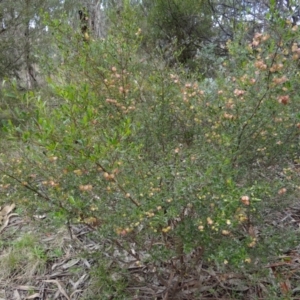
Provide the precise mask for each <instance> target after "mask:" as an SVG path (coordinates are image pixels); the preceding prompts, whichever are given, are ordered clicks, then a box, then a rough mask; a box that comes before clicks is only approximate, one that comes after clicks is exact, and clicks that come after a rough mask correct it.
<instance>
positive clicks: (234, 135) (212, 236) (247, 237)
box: [2, 7, 299, 297]
mask: <svg viewBox="0 0 300 300" xmlns="http://www.w3.org/2000/svg"><path fill="white" fill-rule="evenodd" d="M135 20H136V19H135V14H134V11H131V10H130V8H129V7H127V10H124V12H122V22H121V24H119V25H118V26H119V27H118V28H114V27H112V28H113V29H112V30H111V32H110V34H109V35H108V36H107V37H106V38H105V39H104V40H101V41H98V40H97V41H91V42H90V43H84V42H80V47H79V48H76V45H77V44H76V43H77V42H78V40H77V39H76V38H74V39H73V40H72V39H71V40H70V44H69V45H68V47H67V48H65V47H63V46H62V47H61V51H62V57H65V61H64V64H63V65H60V66H59V68H58V70H57V76H56V78H52V79H49V86H50V87H51V93H52V97H53V102H52V101H51V102H50V101H47V99H46V98H44V96H43V93H42V92H40V93H36V94H32V93H31V94H27V96H26V97H25V100H26V101H27V102H31V103H33V104H34V107H35V108H36V109H35V116H34V118H32V119H31V121H28V122H27V123H26V126H23V127H17V128H15V127H11V128H10V135H11V138H13V137H17V138H19V137H20V135H21V139H22V142H23V147H22V151H20V156H19V157H15V158H13V159H12V160H10V161H9V163H8V164H7V165H6V166H5V164H3V165H4V166H3V167H2V169H3V170H2V171H3V174H5V175H3V176H2V180H3V181H4V182H6V181H10V182H11V179H12V178H13V179H15V180H17V181H19V183H21V187H23V189H22V190H20V196H21V197H20V198H19V204H23V205H24V206H25V207H26V208H27V209H28V211H29V212H31V213H35V214H36V213H37V212H38V213H42V212H43V213H44V212H46V213H48V215H49V217H51V218H53V219H54V220H57V221H60V222H65V221H67V222H68V223H73V222H79V223H85V224H87V225H88V226H90V227H91V228H94V234H95V235H96V237H97V238H98V239H99V240H103V241H105V243H103V249H101V251H99V253H97V255H99V256H100V259H98V262H99V264H100V267H99V269H98V271H99V272H98V274H100V273H101V278H102V280H103V281H102V282H103V285H102V286H101V288H102V292H103V295H105V293H108V294H110V293H114V295H115V296H120V297H121V293H123V292H124V289H125V287H126V284H127V285H129V284H131V283H133V282H135V284H138V282H139V281H138V280H137V279H136V277H134V276H131V275H130V273H128V272H125V271H124V273H123V274H120V272H119V271H117V270H120V268H123V269H124V270H125V269H126V268H128V267H133V266H135V267H136V268H138V267H142V266H146V267H147V268H149V270H151V272H150V275H147V276H148V277H147V276H146V275H145V279H144V282H145V281H147V280H148V281H149V282H153V280H154V281H156V282H159V284H160V285H161V286H164V287H165V288H167V286H168V284H169V283H168V282H169V280H171V279H170V278H172V276H174V274H175V273H176V284H177V287H179V285H180V283H181V282H183V281H184V279H185V278H186V277H187V276H197V275H196V274H197V267H195V266H197V265H198V264H199V261H200V260H202V259H206V260H207V261H214V262H215V263H217V264H219V265H223V266H224V265H227V264H229V265H232V266H234V267H241V268H244V267H246V266H247V265H251V263H252V262H253V260H254V259H257V258H256V248H259V247H257V245H258V244H259V243H260V242H259V238H258V235H257V232H256V230H255V225H257V222H259V221H260V217H261V215H263V214H264V209H265V208H266V207H267V206H268V205H269V206H272V203H271V201H272V199H279V200H278V201H280V199H281V197H283V196H284V195H286V194H287V193H289V192H290V190H291V189H294V188H298V186H297V184H298V183H297V174H296V173H295V171H294V169H293V168H292V167H289V166H290V164H289V163H291V162H292V161H293V159H294V158H295V157H297V155H298V153H297V145H298V135H299V133H298V132H299V114H298V113H297V112H298V111H299V104H298V102H299V101H298V93H297V90H298V70H297V66H295V62H297V60H298V55H299V54H298V52H299V51H298V49H299V48H298V46H296V45H295V44H294V43H293V41H294V40H296V39H297V37H298V35H299V31H298V29H296V28H291V27H289V26H288V27H286V28H284V30H283V29H282V31H279V32H277V33H276V34H275V33H274V34H272V35H271V36H269V35H267V34H256V35H255V36H254V39H253V41H252V43H251V45H247V44H242V45H239V44H238V43H234V42H232V43H228V49H229V52H230V58H229V59H228V61H226V62H224V64H223V66H222V68H220V70H219V76H218V77H217V79H215V80H204V81H202V82H198V81H197V80H193V79H189V80H188V81H187V80H186V78H185V77H183V76H181V75H180V74H177V73H176V71H174V70H170V69H167V68H162V67H161V65H160V64H156V63H155V62H153V63H152V62H151V61H150V62H146V61H144V60H143V59H141V57H140V53H139V49H140V45H141V42H142V37H141V36H142V34H143V33H142V32H141V31H140V30H139V28H138V27H137V25H136V24H137V23H136V22H135ZM62 34H63V33H62ZM58 38H63V35H60V36H58ZM71 46H74V48H75V49H77V52H76V51H73V52H72V53H74V55H67V54H68V53H69V52H68V51H69V48H70V47H71ZM8 130H9V129H8ZM276 168H278V169H279V170H280V172H283V174H284V179H283V181H282V180H281V178H278V177H276V176H275V175H276V172H270V170H273V169H276ZM270 173H271V174H270ZM273 174H275V175H273ZM11 184H12V183H11ZM18 191H19V188H18ZM270 203H271V204H270ZM107 245H109V246H107ZM265 245H266V247H267V243H266V244H265ZM273 251H274V252H276V251H279V249H278V248H277V247H275V249H274V250H273ZM261 252H262V250H261V249H260V253H261ZM112 262H117V264H115V267H113V266H112ZM100 271H101V272H100ZM116 273H119V274H120V276H121V277H116V276H115V274H116ZM96 274H97V272H96ZM103 274H104V275H105V276H104V275H103ZM172 274H173V275H172ZM178 274H179V275H178ZM99 276H100V275H99ZM105 280H106V281H105ZM174 280H175V279H174ZM114 284H115V285H116V286H115V289H114V288H112V286H113V285H114ZM139 284H141V283H139ZM141 293H142V292H141ZM119 294H120V295H119ZM107 297H109V296H107Z"/></svg>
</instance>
